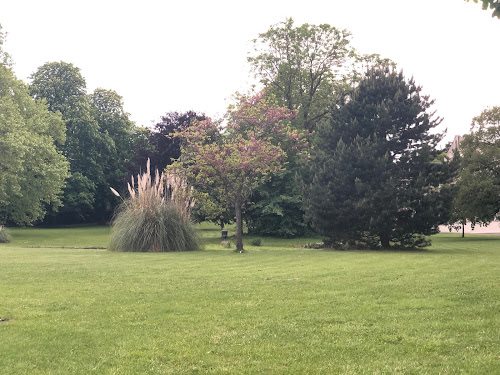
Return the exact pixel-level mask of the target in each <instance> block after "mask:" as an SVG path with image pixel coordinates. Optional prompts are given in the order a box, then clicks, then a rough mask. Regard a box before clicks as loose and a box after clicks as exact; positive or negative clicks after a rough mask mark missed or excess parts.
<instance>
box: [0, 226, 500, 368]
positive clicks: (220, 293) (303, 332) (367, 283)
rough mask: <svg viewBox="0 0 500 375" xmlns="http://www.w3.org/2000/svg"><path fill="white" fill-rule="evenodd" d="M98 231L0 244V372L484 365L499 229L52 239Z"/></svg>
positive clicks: (496, 314)
mask: <svg viewBox="0 0 500 375" xmlns="http://www.w3.org/2000/svg"><path fill="white" fill-rule="evenodd" d="M108 233H109V230H108V228H105V227H87V228H72V229H13V230H12V235H13V238H14V241H13V242H12V243H11V244H6V245H1V244H0V374H94V373H95V374H197V373H199V374H207V373H208V374H224V373H227V374H262V373H263V374H284V373H287V374H397V373H401V374H445V373H447V374H481V373H490V374H499V373H500V286H499V285H500V284H499V281H500V236H497V237H494V236H491V237H488V236H477V235H474V236H472V235H471V236H468V237H466V238H465V239H462V238H460V237H459V235H457V234H442V235H438V236H435V237H434V238H433V246H432V247H431V248H429V249H428V250H425V251H404V252H396V251H394V252H392V251H330V250H315V249H303V248H298V247H296V246H295V245H296V244H297V243H307V242H312V241H315V239H301V240H276V239H264V244H263V246H261V247H252V246H249V245H248V244H249V243H250V241H249V240H248V239H246V241H245V244H246V248H247V250H249V251H248V252H247V253H244V254H239V253H238V254H237V253H234V252H233V251H231V250H230V249H227V248H223V247H222V246H221V245H220V239H219V235H220V231H218V230H217V228H215V227H208V226H204V227H203V235H204V238H205V243H206V247H205V250H203V251H197V252H187V253H114V252H109V251H106V250H103V249H89V248H87V249H82V248H63V247H105V246H106V243H107V238H108ZM30 246H43V247H42V248H40V247H38V248H33V247H30ZM53 247H59V248H53ZM233 249H234V247H233Z"/></svg>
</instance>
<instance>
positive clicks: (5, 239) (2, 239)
mask: <svg viewBox="0 0 500 375" xmlns="http://www.w3.org/2000/svg"><path fill="white" fill-rule="evenodd" d="M11 240H12V238H11V236H10V233H9V231H8V230H7V228H5V227H4V226H3V225H0V243H9V242H10V241H11Z"/></svg>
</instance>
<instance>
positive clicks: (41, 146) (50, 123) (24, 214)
mask: <svg viewBox="0 0 500 375" xmlns="http://www.w3.org/2000/svg"><path fill="white" fill-rule="evenodd" d="M2 44H3V34H2V33H1V26H0V155H1V157H0V225H2V224H5V222H13V223H16V224H20V225H27V224H31V223H32V222H34V221H36V220H39V219H42V218H43V217H44V216H45V209H46V206H47V205H49V204H52V205H54V206H58V205H59V204H60V194H61V189H62V187H63V186H64V180H65V178H66V177H67V176H68V162H67V160H66V159H65V158H64V156H63V155H62V154H61V153H60V152H58V151H57V149H56V145H55V142H58V143H59V144H62V143H64V139H65V134H64V122H63V121H62V120H61V116H60V115H59V114H54V113H51V112H50V111H49V110H48V109H47V105H46V104H45V103H44V102H43V101H40V100H33V99H32V98H31V97H30V96H29V93H28V88H27V86H26V85H25V84H24V83H23V82H21V81H19V80H18V79H17V78H16V77H15V76H14V73H13V72H12V69H11V67H10V65H9V59H8V56H7V55H6V54H5V53H4V52H3V50H2Z"/></svg>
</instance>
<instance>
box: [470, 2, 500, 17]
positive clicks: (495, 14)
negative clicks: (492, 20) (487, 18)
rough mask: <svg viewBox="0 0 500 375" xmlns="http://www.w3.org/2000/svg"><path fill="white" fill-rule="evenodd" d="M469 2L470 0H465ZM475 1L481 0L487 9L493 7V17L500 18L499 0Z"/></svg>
mask: <svg viewBox="0 0 500 375" xmlns="http://www.w3.org/2000/svg"><path fill="white" fill-rule="evenodd" d="M465 1H467V2H469V1H470V0H465ZM473 1H474V2H475V3H479V1H481V2H482V3H483V4H482V5H483V9H484V10H487V9H488V8H490V9H493V13H492V14H491V17H497V18H500V2H499V1H498V0H473Z"/></svg>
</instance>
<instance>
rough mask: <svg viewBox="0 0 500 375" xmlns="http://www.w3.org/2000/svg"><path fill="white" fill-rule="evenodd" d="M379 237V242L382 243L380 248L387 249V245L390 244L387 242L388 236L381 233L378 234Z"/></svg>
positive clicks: (389, 245)
mask: <svg viewBox="0 0 500 375" xmlns="http://www.w3.org/2000/svg"><path fill="white" fill-rule="evenodd" d="M379 237H380V244H381V245H382V248H383V249H388V248H389V247H391V244H390V242H389V236H388V235H387V234H385V233H382V234H380V235H379Z"/></svg>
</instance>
